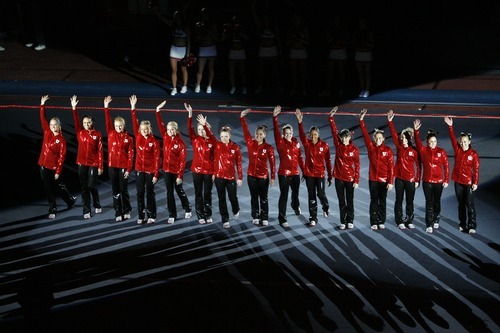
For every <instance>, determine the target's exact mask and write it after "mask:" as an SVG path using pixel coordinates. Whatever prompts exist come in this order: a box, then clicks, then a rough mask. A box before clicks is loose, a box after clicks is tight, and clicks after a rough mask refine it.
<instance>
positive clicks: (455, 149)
mask: <svg viewBox="0 0 500 333" xmlns="http://www.w3.org/2000/svg"><path fill="white" fill-rule="evenodd" d="M448 134H449V136H450V140H451V146H452V147H453V152H454V153H455V155H456V154H457V152H458V149H459V148H458V142H457V138H456V137H455V133H453V126H448Z"/></svg>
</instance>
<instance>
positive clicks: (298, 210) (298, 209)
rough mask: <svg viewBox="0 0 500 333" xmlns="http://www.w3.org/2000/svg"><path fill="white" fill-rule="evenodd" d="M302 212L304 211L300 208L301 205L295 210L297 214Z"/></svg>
mask: <svg viewBox="0 0 500 333" xmlns="http://www.w3.org/2000/svg"><path fill="white" fill-rule="evenodd" d="M300 213H302V211H301V210H300V207H299V208H297V209H296V210H295V215H300Z"/></svg>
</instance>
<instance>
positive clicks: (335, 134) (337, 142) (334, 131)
mask: <svg viewBox="0 0 500 333" xmlns="http://www.w3.org/2000/svg"><path fill="white" fill-rule="evenodd" d="M328 121H329V122H330V129H331V130H332V136H333V144H334V145H335V148H336V147H338V146H339V145H340V140H339V131H338V129H337V124H335V119H334V118H333V117H332V116H330V117H328Z"/></svg>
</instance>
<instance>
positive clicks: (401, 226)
mask: <svg viewBox="0 0 500 333" xmlns="http://www.w3.org/2000/svg"><path fill="white" fill-rule="evenodd" d="M398 228H399V229H401V230H405V229H406V226H405V224H404V223H400V224H398Z"/></svg>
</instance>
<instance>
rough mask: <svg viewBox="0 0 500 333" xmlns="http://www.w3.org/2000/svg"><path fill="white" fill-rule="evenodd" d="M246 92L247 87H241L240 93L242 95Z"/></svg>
mask: <svg viewBox="0 0 500 333" xmlns="http://www.w3.org/2000/svg"><path fill="white" fill-rule="evenodd" d="M247 92H248V90H247V87H243V88H242V89H241V93H242V94H243V95H246V94H247Z"/></svg>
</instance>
